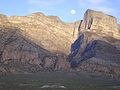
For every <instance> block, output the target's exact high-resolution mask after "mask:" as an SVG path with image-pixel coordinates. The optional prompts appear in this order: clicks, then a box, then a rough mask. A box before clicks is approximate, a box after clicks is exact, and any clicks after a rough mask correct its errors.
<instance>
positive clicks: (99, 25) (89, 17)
mask: <svg viewBox="0 0 120 90" xmlns="http://www.w3.org/2000/svg"><path fill="white" fill-rule="evenodd" d="M80 30H88V31H89V30H90V31H91V32H95V33H97V34H100V35H101V36H102V35H109V36H112V37H114V38H118V39H119V38H120V33H119V29H118V24H117V19H116V18H115V17H113V16H111V15H107V14H104V13H103V12H98V11H93V10H89V9H88V10H87V11H86V12H85V14H84V19H83V21H82V22H81V26H80Z"/></svg>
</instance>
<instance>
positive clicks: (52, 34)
mask: <svg viewBox="0 0 120 90" xmlns="http://www.w3.org/2000/svg"><path fill="white" fill-rule="evenodd" d="M77 25H78V24H77ZM74 27H75V24H74V23H69V24H67V23H64V22H62V21H61V20H60V19H59V18H58V17H55V16H45V15H44V14H42V13H34V14H32V15H29V16H12V17H11V16H5V15H0V47H1V48H0V74H2V73H16V72H22V73H25V72H39V71H58V70H62V71H63V70H68V69H69V63H68V62H67V60H66V57H67V56H66V54H68V52H69V50H70V45H71V43H72V42H73V40H74V39H75V36H76V35H75V34H77V33H76V32H74V31H75V30H74Z"/></svg>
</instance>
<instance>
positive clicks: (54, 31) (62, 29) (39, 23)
mask: <svg viewBox="0 0 120 90" xmlns="http://www.w3.org/2000/svg"><path fill="white" fill-rule="evenodd" d="M8 20H9V22H10V23H12V25H13V26H15V27H18V28H20V29H22V30H23V34H25V36H26V37H27V38H29V39H30V40H32V41H34V42H35V43H36V44H38V45H39V44H42V45H43V48H45V49H47V50H50V51H51V52H64V53H66V54H68V53H69V50H70V45H71V43H72V42H73V41H74V40H75V37H76V35H77V33H78V32H77V30H76V31H75V30H74V27H78V24H77V25H76V26H75V25H74V23H72V24H67V23H64V22H63V21H61V20H60V19H59V18H58V17H56V16H45V15H44V14H42V13H39V12H38V13H33V14H31V15H29V16H12V17H8Z"/></svg>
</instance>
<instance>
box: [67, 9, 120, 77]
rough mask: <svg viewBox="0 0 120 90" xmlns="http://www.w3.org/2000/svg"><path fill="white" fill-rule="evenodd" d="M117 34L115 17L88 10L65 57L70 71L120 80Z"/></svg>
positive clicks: (117, 27) (118, 37)
mask: <svg viewBox="0 0 120 90" xmlns="http://www.w3.org/2000/svg"><path fill="white" fill-rule="evenodd" d="M119 47H120V33H119V24H117V20H116V18H114V17H113V16H110V15H106V14H104V13H102V12H97V11H93V10H87V11H86V13H85V16H84V19H83V21H81V23H80V26H79V36H78V38H77V39H76V41H75V42H74V43H73V44H72V45H71V53H70V54H69V56H68V60H69V62H70V66H71V68H76V69H77V71H86V72H91V73H100V74H101V75H107V76H110V77H112V78H115V79H120V77H119V75H120V49H119Z"/></svg>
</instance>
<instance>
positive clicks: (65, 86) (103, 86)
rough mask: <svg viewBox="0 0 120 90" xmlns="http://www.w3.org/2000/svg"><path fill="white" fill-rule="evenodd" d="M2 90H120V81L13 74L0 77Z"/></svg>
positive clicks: (66, 74)
mask: <svg viewBox="0 0 120 90" xmlns="http://www.w3.org/2000/svg"><path fill="white" fill-rule="evenodd" d="M45 86H51V87H48V88H43V87H45ZM57 86H61V88H60V87H57ZM0 90H120V81H113V80H107V79H104V78H100V77H93V76H90V75H87V74H84V73H69V72H52V73H50V72H41V73H37V74H14V75H13V74H12V75H5V76H0Z"/></svg>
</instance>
